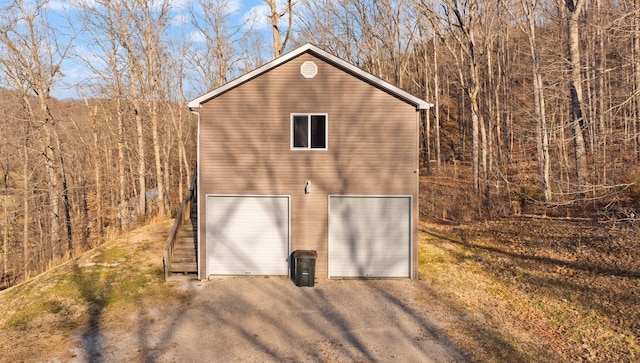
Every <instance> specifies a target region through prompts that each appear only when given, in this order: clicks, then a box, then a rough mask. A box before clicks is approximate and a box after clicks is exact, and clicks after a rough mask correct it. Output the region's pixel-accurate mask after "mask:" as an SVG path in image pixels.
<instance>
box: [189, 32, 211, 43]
mask: <svg viewBox="0 0 640 363" xmlns="http://www.w3.org/2000/svg"><path fill="white" fill-rule="evenodd" d="M188 39H189V42H191V43H204V42H205V41H206V40H207V37H206V36H205V35H204V33H203V32H201V31H199V30H196V31H193V32H191V33H189V35H188Z"/></svg>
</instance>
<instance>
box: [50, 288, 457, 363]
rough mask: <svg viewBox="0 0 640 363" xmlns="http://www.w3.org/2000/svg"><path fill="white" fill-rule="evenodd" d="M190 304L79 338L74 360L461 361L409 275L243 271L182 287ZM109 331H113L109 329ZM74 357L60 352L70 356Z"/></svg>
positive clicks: (150, 309)
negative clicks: (300, 276)
mask: <svg viewBox="0 0 640 363" xmlns="http://www.w3.org/2000/svg"><path fill="white" fill-rule="evenodd" d="M178 288H179V289H184V290H186V291H187V292H188V294H189V296H190V298H189V299H188V301H186V303H185V304H184V305H173V306H158V305H157V304H152V303H151V302H146V304H145V305H139V306H138V309H137V311H135V312H132V313H131V314H129V315H127V316H123V317H122V319H120V321H119V323H118V324H117V325H116V324H113V325H111V326H110V327H109V329H108V330H104V331H101V332H96V333H98V334H96V335H93V336H92V337H91V338H90V339H80V340H79V343H80V344H77V345H76V347H75V348H73V349H72V351H73V355H74V357H73V359H71V361H74V362H87V361H91V362H96V361H106V362H124V361H131V362H133V361H154V362H196V361H198V362H231V361H240V362H318V361H321V362H389V361H402V362H418V361H420V362H461V361H465V360H466V359H465V358H464V356H463V353H462V351H461V350H460V349H459V348H458V347H456V346H455V344H453V343H451V342H449V341H448V340H447V339H446V338H444V337H442V336H441V335H440V334H439V333H438V331H439V330H440V326H441V325H442V324H444V322H442V321H439V320H438V317H437V316H433V314H430V312H429V311H428V310H424V309H422V308H421V307H420V306H419V305H417V304H416V296H417V295H418V294H417V292H418V291H419V290H420V289H421V286H420V284H419V283H414V282H411V281H355V280H351V281H327V280H324V281H320V282H319V283H318V284H316V286H315V287H313V288H310V287H305V288H301V287H296V286H295V285H294V284H293V283H292V282H291V281H290V280H288V279H287V278H278V277H270V278H261V277H237V278H223V279H215V280H211V281H203V282H190V283H181V284H180V286H179V287H178ZM105 328H106V327H105ZM66 358H68V357H64V356H63V357H61V360H66Z"/></svg>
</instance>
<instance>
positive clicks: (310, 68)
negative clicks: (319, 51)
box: [300, 61, 318, 78]
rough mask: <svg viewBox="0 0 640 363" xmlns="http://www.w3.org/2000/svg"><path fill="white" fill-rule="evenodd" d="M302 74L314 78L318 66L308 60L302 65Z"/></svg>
mask: <svg viewBox="0 0 640 363" xmlns="http://www.w3.org/2000/svg"><path fill="white" fill-rule="evenodd" d="M300 74H302V76H304V78H313V77H315V76H316V74H318V66H317V65H316V64H315V63H313V62H311V61H306V62H304V63H302V65H301V66H300Z"/></svg>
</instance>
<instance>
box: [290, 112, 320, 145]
mask: <svg viewBox="0 0 640 363" xmlns="http://www.w3.org/2000/svg"><path fill="white" fill-rule="evenodd" d="M327 126H328V124H327V114H322V113H320V114H306V113H305V114H301V113H299V114H298V113H296V114H292V115H291V149H296V150H306V149H318V150H326V149H327V130H328V127H327Z"/></svg>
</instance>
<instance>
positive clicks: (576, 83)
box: [565, 0, 589, 189]
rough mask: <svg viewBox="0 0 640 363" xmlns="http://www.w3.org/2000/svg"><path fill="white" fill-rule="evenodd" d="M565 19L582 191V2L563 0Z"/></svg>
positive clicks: (584, 177) (585, 171)
mask: <svg viewBox="0 0 640 363" xmlns="http://www.w3.org/2000/svg"><path fill="white" fill-rule="evenodd" d="M565 5H566V9H567V11H568V17H567V37H568V42H569V44H568V55H569V63H568V71H569V75H570V77H569V92H570V94H571V128H572V130H573V141H574V148H575V161H576V176H577V181H578V188H580V189H583V188H584V187H585V185H586V183H587V177H588V172H589V170H588V168H587V150H586V147H585V141H584V134H583V128H584V118H585V112H584V110H583V94H582V74H581V67H580V64H581V58H580V12H581V11H582V6H583V5H584V0H565Z"/></svg>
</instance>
